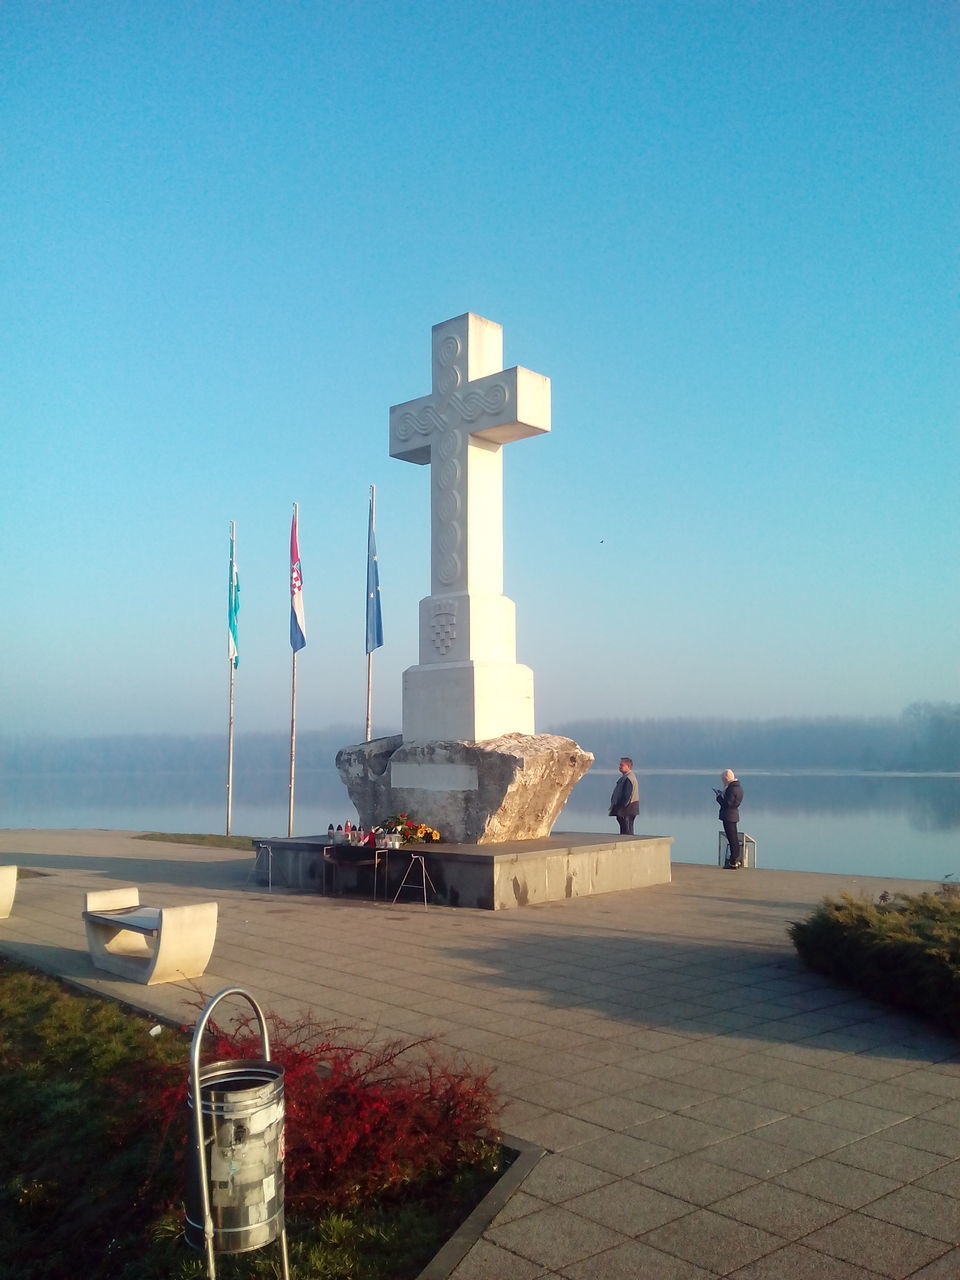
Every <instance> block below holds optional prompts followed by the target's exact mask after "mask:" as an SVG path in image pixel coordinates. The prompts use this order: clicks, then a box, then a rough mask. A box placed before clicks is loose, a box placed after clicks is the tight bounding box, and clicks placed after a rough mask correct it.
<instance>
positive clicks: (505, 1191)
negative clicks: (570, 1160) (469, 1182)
mask: <svg viewBox="0 0 960 1280" xmlns="http://www.w3.org/2000/svg"><path fill="white" fill-rule="evenodd" d="M500 1145H501V1146H502V1147H504V1148H505V1149H506V1150H508V1151H515V1152H516V1153H517V1155H516V1159H515V1160H513V1161H511V1163H510V1167H509V1168H508V1169H505V1170H504V1171H503V1173H502V1175H501V1176H500V1177H499V1178H498V1179H497V1181H496V1183H495V1184H494V1185H493V1186H492V1187H491V1188H490V1190H489V1191H488V1192H487V1194H486V1195H485V1196H484V1197H483V1199H482V1200H481V1201H480V1203H479V1204H478V1205H477V1206H476V1208H475V1209H474V1210H473V1211H472V1213H470V1214H469V1215H468V1216H467V1217H466V1218H465V1219H464V1220H463V1222H461V1224H460V1226H459V1227H457V1229H456V1231H455V1232H454V1233H453V1235H452V1236H451V1237H450V1239H449V1240H448V1241H447V1242H446V1244H444V1245H443V1246H441V1248H440V1249H439V1250H438V1252H437V1253H435V1254H434V1255H433V1257H432V1258H431V1259H430V1261H429V1262H428V1263H427V1265H426V1266H425V1267H424V1269H423V1270H422V1271H421V1272H420V1273H419V1275H418V1276H417V1277H416V1280H447V1277H448V1276H450V1275H452V1274H453V1272H454V1271H455V1270H456V1269H457V1267H458V1266H459V1265H460V1263H461V1262H462V1261H463V1259H464V1258H465V1257H466V1256H467V1254H468V1253H469V1252H470V1250H471V1249H472V1248H473V1246H474V1245H475V1244H476V1243H477V1241H478V1240H479V1239H480V1237H481V1236H482V1235H483V1233H484V1232H485V1231H486V1230H487V1228H488V1227H489V1226H490V1224H491V1223H492V1222H493V1220H494V1218H495V1217H496V1216H497V1214H498V1213H499V1212H500V1210H501V1209H502V1208H503V1207H504V1205H505V1204H506V1203H507V1201H508V1200H509V1199H510V1197H511V1196H512V1195H513V1194H514V1192H515V1191H517V1190H518V1189H519V1187H520V1185H521V1183H522V1182H523V1181H524V1179H525V1178H526V1177H527V1176H528V1174H529V1173H530V1172H531V1171H532V1170H533V1168H534V1167H535V1165H537V1164H538V1163H539V1162H540V1161H541V1160H542V1159H543V1157H544V1156H545V1155H546V1154H547V1152H546V1149H545V1148H544V1147H538V1146H536V1145H535V1144H534V1143H532V1142H527V1141H526V1140H525V1139H523V1138H514V1137H511V1135H510V1134H507V1133H505V1134H502V1135H501V1137H500Z"/></svg>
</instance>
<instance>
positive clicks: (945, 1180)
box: [914, 1160, 960, 1200]
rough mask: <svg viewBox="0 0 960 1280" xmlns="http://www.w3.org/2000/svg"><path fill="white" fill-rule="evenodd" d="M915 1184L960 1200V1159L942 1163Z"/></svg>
mask: <svg viewBox="0 0 960 1280" xmlns="http://www.w3.org/2000/svg"><path fill="white" fill-rule="evenodd" d="M914 1185H915V1186H918V1187H925V1188H926V1189H927V1190H928V1191H939V1192H941V1193H942V1194H943V1195H945V1196H953V1197H954V1199H956V1200H960V1160H951V1161H950V1163H949V1164H944V1165H941V1166H940V1168H939V1169H935V1170H934V1171H933V1173H928V1174H925V1175H924V1177H922V1178H918V1179H917V1181H916V1183H915V1184H914Z"/></svg>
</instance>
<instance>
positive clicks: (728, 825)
mask: <svg viewBox="0 0 960 1280" xmlns="http://www.w3.org/2000/svg"><path fill="white" fill-rule="evenodd" d="M720 776H721V779H722V781H723V783H724V787H723V790H722V791H718V790H716V789H715V790H714V795H715V796H716V797H717V804H718V805H719V806H720V821H721V822H722V823H723V834H724V835H725V836H726V837H727V844H728V845H729V846H730V854H729V856H728V858H727V860H726V862H725V863H724V864H723V865H724V866H725V867H726V868H728V869H729V870H732V871H735V870H737V868H738V867H742V866H743V862H742V861H741V856H740V835H739V833H738V831H737V823H738V822H739V821H740V805H741V804H742V803H743V787H741V785H740V782H739V780H738V779H737V775H736V774H735V773H734V772H733V770H732V769H724V771H723V773H722V774H721V775H720Z"/></svg>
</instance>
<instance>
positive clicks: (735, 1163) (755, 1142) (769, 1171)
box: [705, 1133, 810, 1178]
mask: <svg viewBox="0 0 960 1280" xmlns="http://www.w3.org/2000/svg"><path fill="white" fill-rule="evenodd" d="M705 1154H706V1155H707V1156H708V1158H709V1159H710V1160H711V1162H712V1163H714V1164H719V1165H723V1166H724V1167H725V1168H727V1169H738V1170H739V1171H740V1172H741V1173H748V1174H750V1175H751V1177H755V1178H772V1177H774V1176H775V1175H776V1174H778V1173H783V1172H784V1170H785V1169H793V1168H794V1167H795V1166H796V1165H798V1164H804V1163H805V1162H806V1161H807V1160H809V1158H810V1157H809V1154H808V1153H807V1152H806V1151H798V1150H796V1149H795V1148H793V1147H781V1146H777V1145H776V1144H775V1143H773V1142H761V1141H760V1139H759V1138H756V1137H754V1136H753V1134H749V1133H744V1134H738V1135H737V1136H736V1137H734V1138H727V1139H726V1140H725V1141H723V1142H718V1143H715V1144H714V1145H713V1146H712V1147H708V1148H706V1152H705Z"/></svg>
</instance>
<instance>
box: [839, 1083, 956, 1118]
mask: <svg viewBox="0 0 960 1280" xmlns="http://www.w3.org/2000/svg"><path fill="white" fill-rule="evenodd" d="M847 1098H848V1099H849V1100H850V1101H851V1102H865V1103H866V1104H867V1106H869V1107H883V1108H885V1109H886V1110H888V1111H899V1112H900V1113H901V1115H903V1116H919V1115H924V1114H925V1113H926V1112H928V1111H929V1110H930V1109H931V1108H932V1107H936V1106H939V1105H940V1104H941V1103H942V1102H943V1098H942V1097H941V1096H940V1095H939V1094H936V1093H927V1092H924V1091H922V1090H920V1089H913V1088H910V1087H909V1086H908V1085H905V1084H902V1083H901V1082H900V1079H897V1080H886V1081H881V1082H880V1083H879V1084H877V1083H873V1084H868V1085H866V1086H865V1087H864V1088H863V1089H858V1090H857V1092H856V1093H848V1094H847Z"/></svg>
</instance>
